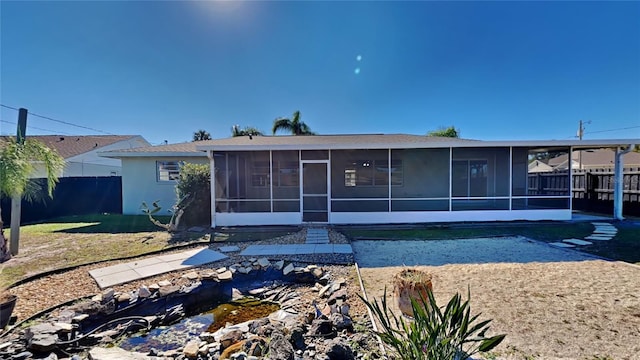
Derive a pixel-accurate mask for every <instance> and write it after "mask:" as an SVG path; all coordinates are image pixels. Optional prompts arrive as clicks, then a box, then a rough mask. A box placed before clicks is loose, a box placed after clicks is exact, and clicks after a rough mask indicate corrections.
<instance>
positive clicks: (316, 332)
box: [309, 319, 333, 336]
mask: <svg viewBox="0 0 640 360" xmlns="http://www.w3.org/2000/svg"><path fill="white" fill-rule="evenodd" d="M332 325H333V323H332V322H331V320H326V319H315V320H313V321H312V322H311V326H310V327H309V335H311V336H323V335H328V334H331V333H332V332H333V326H332Z"/></svg>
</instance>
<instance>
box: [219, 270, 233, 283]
mask: <svg viewBox="0 0 640 360" xmlns="http://www.w3.org/2000/svg"><path fill="white" fill-rule="evenodd" d="M218 279H219V280H220V281H230V280H232V279H233V274H232V273H231V271H229V270H226V271H224V272H222V273H218Z"/></svg>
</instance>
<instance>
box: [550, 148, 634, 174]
mask: <svg viewBox="0 0 640 360" xmlns="http://www.w3.org/2000/svg"><path fill="white" fill-rule="evenodd" d="M615 155H616V152H615V150H614V149H590V150H574V151H573V152H572V154H571V168H572V169H574V170H576V169H581V170H590V169H609V170H613V167H614V162H615ZM568 158H569V154H562V155H560V156H558V157H555V158H553V159H550V160H549V163H548V165H549V166H551V167H552V168H553V169H556V170H567V168H568V167H569V161H568ZM623 165H624V167H625V168H640V153H638V152H635V151H632V152H630V153H628V154H626V155H625V156H624V164H623Z"/></svg>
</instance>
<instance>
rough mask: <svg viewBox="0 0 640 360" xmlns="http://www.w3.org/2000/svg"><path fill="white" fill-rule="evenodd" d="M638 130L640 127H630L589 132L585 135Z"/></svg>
mask: <svg viewBox="0 0 640 360" xmlns="http://www.w3.org/2000/svg"><path fill="white" fill-rule="evenodd" d="M637 128H640V126H629V127H624V128H619V129H609V130H598V131H589V132H586V133H585V134H596V133H603V132H610V131H620V130H629V129H637Z"/></svg>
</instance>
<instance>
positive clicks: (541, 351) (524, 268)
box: [360, 260, 640, 360]
mask: <svg viewBox="0 0 640 360" xmlns="http://www.w3.org/2000/svg"><path fill="white" fill-rule="evenodd" d="M419 268H421V269H424V270H427V271H429V272H431V273H432V274H433V276H434V280H433V287H434V294H435V296H436V299H437V300H438V302H439V303H440V304H442V305H445V304H446V301H448V300H449V298H451V296H453V295H454V294H455V293H456V292H460V293H462V294H463V295H464V297H465V298H466V293H467V286H468V287H469V288H470V290H471V308H472V311H474V312H475V311H480V312H482V313H483V315H482V316H481V318H484V319H486V318H490V319H494V321H493V322H492V323H491V324H492V326H491V329H492V334H496V333H506V334H507V337H506V339H505V341H504V342H503V343H502V344H501V345H500V346H498V347H497V348H496V349H494V351H492V352H491V353H490V354H488V356H487V358H492V357H495V356H497V357H498V358H504V359H592V360H595V359H638V358H639V357H640V267H638V266H634V265H629V264H626V263H622V262H608V261H602V260H594V261H581V262H560V263H523V264H514V263H506V264H503V263H496V264H478V265H468V264H467V265H445V266H437V267H430V266H421V267H419ZM400 269H402V268H401V267H384V268H362V269H360V271H361V274H362V277H363V281H364V284H365V289H366V292H367V295H368V297H369V300H372V299H373V298H376V299H380V298H381V297H382V295H383V291H384V289H385V286H386V287H387V292H388V294H391V293H392V290H393V285H392V284H393V283H392V279H393V275H394V274H395V273H397V272H398V271H399V270H400ZM388 296H391V295H388ZM390 302H391V303H394V302H393V301H390ZM394 306H395V305H394ZM396 309H397V308H396Z"/></svg>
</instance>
